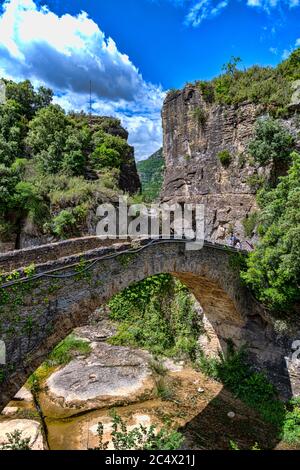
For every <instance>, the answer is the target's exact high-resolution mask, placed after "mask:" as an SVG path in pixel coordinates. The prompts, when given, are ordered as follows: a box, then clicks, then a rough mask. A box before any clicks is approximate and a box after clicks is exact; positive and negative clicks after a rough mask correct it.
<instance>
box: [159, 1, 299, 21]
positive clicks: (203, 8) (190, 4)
mask: <svg viewBox="0 0 300 470" xmlns="http://www.w3.org/2000/svg"><path fill="white" fill-rule="evenodd" d="M168 1H170V2H171V3H173V4H174V5H175V6H180V7H182V8H185V9H186V10H187V13H186V14H185V20H184V23H185V24H186V25H190V26H193V27H195V28H196V27H198V26H199V25H200V24H201V23H202V22H203V21H204V20H206V19H210V18H213V17H214V16H216V15H218V14H219V13H221V11H222V10H224V9H225V8H226V7H227V6H228V5H229V3H230V2H232V1H233V0H223V1H220V0H168ZM242 1H243V2H244V3H245V4H246V5H247V6H248V7H251V8H256V9H258V10H259V9H260V10H263V11H265V12H267V13H270V12H271V11H272V10H275V9H276V8H279V7H280V8H281V7H287V8H294V7H298V6H300V0H242Z"/></svg>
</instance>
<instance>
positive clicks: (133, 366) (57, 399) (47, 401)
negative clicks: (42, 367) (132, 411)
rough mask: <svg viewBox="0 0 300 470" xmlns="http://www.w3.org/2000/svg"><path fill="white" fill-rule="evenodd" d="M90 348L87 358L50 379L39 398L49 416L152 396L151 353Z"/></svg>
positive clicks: (101, 345) (99, 346) (100, 345)
mask: <svg viewBox="0 0 300 470" xmlns="http://www.w3.org/2000/svg"><path fill="white" fill-rule="evenodd" d="M77 334H78V333H77ZM91 345H92V347H93V352H92V353H91V354H90V355H89V356H88V357H87V358H82V357H78V358H76V359H74V360H72V361H71V362H70V363H69V364H68V365H66V366H65V367H63V368H62V369H60V370H58V371H56V372H54V373H53V374H52V375H51V376H50V377H49V378H48V380H47V382H46V388H45V390H44V393H42V394H41V396H40V399H41V403H42V408H43V412H44V413H45V415H46V416H53V417H63V416H72V415H73V414H77V413H79V412H83V411H88V410H92V409H98V408H102V407H105V406H114V405H122V404H128V403H134V402H137V401H140V400H141V399H147V398H151V397H152V396H153V394H154V392H155V389H156V388H155V387H156V385H155V379H154V377H153V375H152V372H151V368H150V362H151V360H152V356H151V355H150V354H149V353H147V352H145V351H141V350H136V349H131V348H125V347H121V346H111V345H109V344H106V343H101V342H100V343H91Z"/></svg>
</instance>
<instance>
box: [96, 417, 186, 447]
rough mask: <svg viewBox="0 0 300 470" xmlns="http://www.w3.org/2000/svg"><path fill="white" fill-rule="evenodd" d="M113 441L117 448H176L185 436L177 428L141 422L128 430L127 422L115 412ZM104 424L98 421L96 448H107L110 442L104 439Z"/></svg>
mask: <svg viewBox="0 0 300 470" xmlns="http://www.w3.org/2000/svg"><path fill="white" fill-rule="evenodd" d="M112 416H113V424H112V429H113V430H112V443H113V447H114V449H115V450H176V449H179V448H180V446H181V445H182V442H183V436H182V434H180V433H179V432H177V431H175V430H171V429H169V428H165V427H163V428H161V429H160V430H159V431H158V430H157V429H156V426H153V425H152V426H150V428H149V429H147V428H146V427H144V426H142V425H141V424H140V425H139V426H137V427H135V428H133V429H132V430H130V431H128V429H127V424H126V423H125V421H123V420H122V418H121V417H120V416H118V415H117V414H116V413H115V412H113V413H112ZM103 429H104V427H103V424H102V423H98V430H97V432H98V438H99V445H98V447H97V448H96V449H94V450H107V448H108V444H109V443H108V442H104V441H103Z"/></svg>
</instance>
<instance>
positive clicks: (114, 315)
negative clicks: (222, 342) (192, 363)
mask: <svg viewBox="0 0 300 470" xmlns="http://www.w3.org/2000/svg"><path fill="white" fill-rule="evenodd" d="M108 306H109V308H110V312H111V313H110V318H111V319H112V320H116V321H118V322H119V325H118V331H117V334H116V335H115V336H114V337H113V338H111V339H110V340H109V342H110V343H111V344H115V345H128V344H129V345H131V346H136V347H142V348H145V349H148V350H149V351H151V352H152V353H154V354H157V355H162V356H164V355H169V356H184V357H190V358H194V356H195V351H196V348H197V338H198V335H199V332H200V330H201V325H200V324H199V320H198V315H197V312H196V310H195V308H194V304H193V300H192V299H191V297H190V295H189V292H188V290H187V289H186V288H185V287H184V286H183V285H182V284H181V283H179V282H178V281H175V280H174V279H173V278H172V276H170V275H167V274H162V275H159V276H153V277H151V278H147V279H145V280H144V281H141V282H139V283H137V284H134V285H132V286H131V287H129V288H128V289H125V290H124V291H123V292H122V293H120V294H118V295H116V296H115V297H113V299H112V300H111V301H110V302H109V303H108Z"/></svg>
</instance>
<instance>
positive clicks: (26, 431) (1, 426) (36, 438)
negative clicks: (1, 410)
mask: <svg viewBox="0 0 300 470" xmlns="http://www.w3.org/2000/svg"><path fill="white" fill-rule="evenodd" d="M16 430H18V431H21V433H22V435H21V439H26V438H30V444H29V445H30V447H31V449H32V450H44V442H43V436H42V432H41V425H40V423H38V422H37V421H33V420H31V419H12V420H9V421H3V422H1V423H0V445H2V444H6V443H7V441H8V440H7V434H11V433H13V432H14V431H16Z"/></svg>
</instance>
